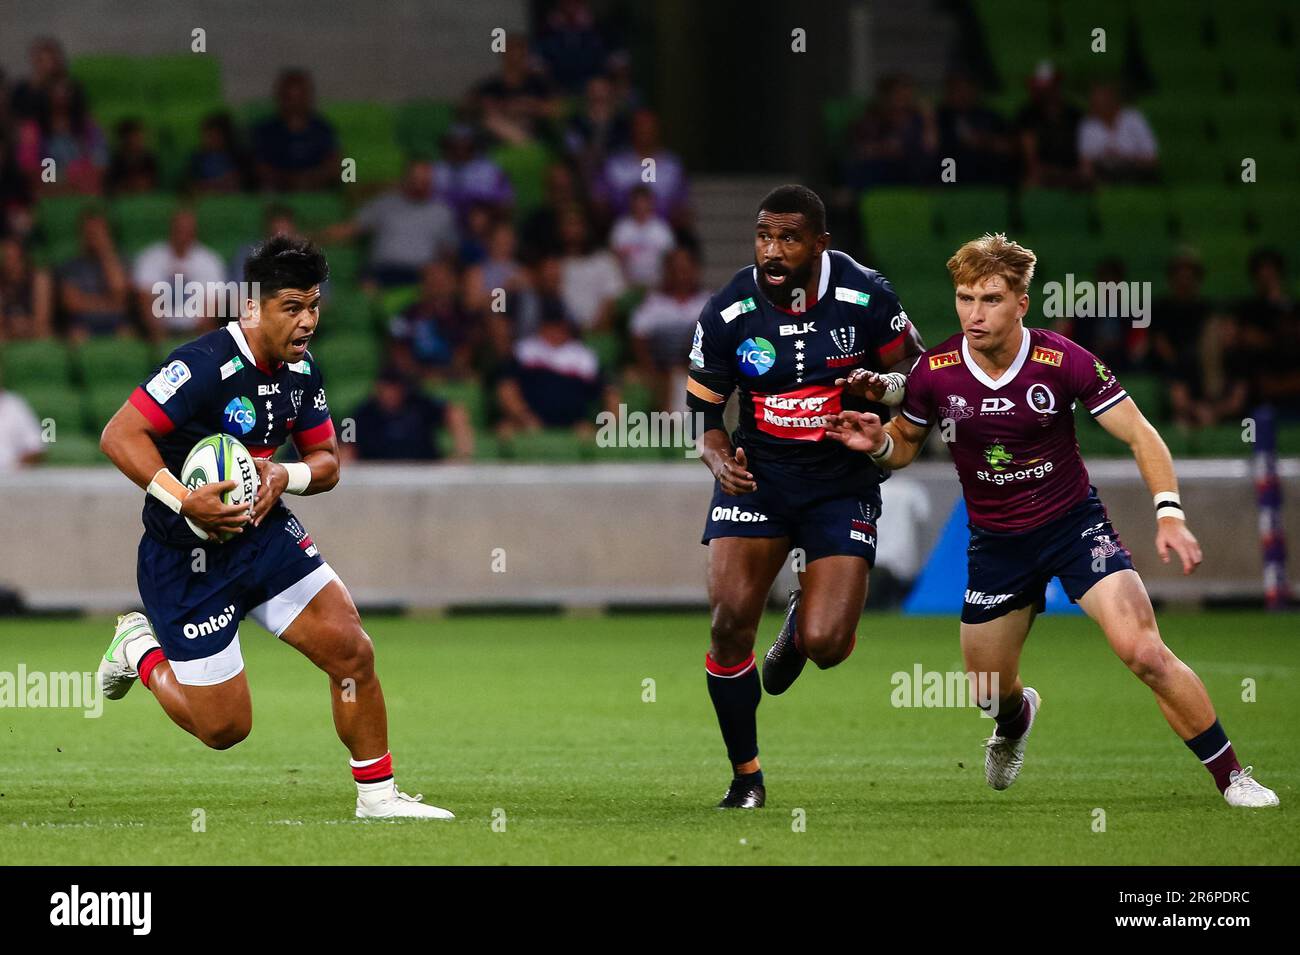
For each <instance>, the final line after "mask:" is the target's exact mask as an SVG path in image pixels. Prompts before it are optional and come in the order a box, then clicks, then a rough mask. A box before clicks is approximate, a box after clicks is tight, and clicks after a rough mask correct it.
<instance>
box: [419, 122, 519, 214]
mask: <svg viewBox="0 0 1300 955" xmlns="http://www.w3.org/2000/svg"><path fill="white" fill-rule="evenodd" d="M433 189H434V193H435V194H436V195H437V196H438V198H439V199H441V200H442V201H443V202H445V203H447V204H448V205H449V206H451V208H452V211H453V212H455V213H456V216H457V219H458V221H460V222H462V223H463V222H464V221H465V218H466V214H467V213H468V212H469V207H470V205H471V204H473V203H475V202H485V203H488V204H489V205H491V206H492V207H493V208H495V209H496V210H497V211H498V212H499V213H502V214H504V213H506V212H508V211H509V207H510V204H511V203H512V202H513V201H514V198H515V193H514V189H513V188H512V187H511V185H510V180H509V179H507V178H506V174H505V171H504V170H502V168H501V167H500V166H498V165H497V164H496V162H494V161H493V160H491V159H489V158H488V157H487V156H485V155H483V153H482V151H481V149H480V148H479V146H478V143H477V137H476V136H475V134H474V130H473V128H472V127H470V126H466V125H463V124H457V125H455V126H452V127H451V129H449V130H447V133H446V135H445V136H443V140H442V159H440V160H439V161H438V162H437V163H435V164H434V167H433Z"/></svg>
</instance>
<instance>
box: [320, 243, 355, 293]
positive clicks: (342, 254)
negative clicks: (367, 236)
mask: <svg viewBox="0 0 1300 955" xmlns="http://www.w3.org/2000/svg"><path fill="white" fill-rule="evenodd" d="M325 254H326V256H328V258H329V263H330V279H331V280H332V281H336V282H346V283H352V282H355V281H356V280H357V279H358V277H359V276H360V275H361V250H360V249H358V248H357V247H356V246H355V245H344V244H339V245H331V246H330V247H329V248H327V249H326V250H325Z"/></svg>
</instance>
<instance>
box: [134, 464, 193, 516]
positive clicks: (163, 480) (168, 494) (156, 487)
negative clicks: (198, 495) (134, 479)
mask: <svg viewBox="0 0 1300 955" xmlns="http://www.w3.org/2000/svg"><path fill="white" fill-rule="evenodd" d="M145 491H147V492H148V494H149V496H150V497H156V498H158V500H160V501H162V502H163V503H164V504H166V505H167V506H168V507H169V508H170V509H171V511H172V513H173V514H179V513H180V512H181V502H182V501H184V500H185V499H186V498H187V497H189V496H190V492H189V489H188V488H187V487H186V486H185V485H184V484H182V483H181V482H180V479H178V478H177V477H176V475H175V474H172V472H171V471H169V470H167V469H166V468H160V469H159V470H158V473H157V474H155V475H154V476H153V480H152V481H150V482H149V486H148V487H147V488H145Z"/></svg>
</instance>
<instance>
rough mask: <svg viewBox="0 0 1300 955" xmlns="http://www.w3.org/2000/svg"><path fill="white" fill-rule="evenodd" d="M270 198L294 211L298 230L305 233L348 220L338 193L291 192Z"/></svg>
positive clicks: (341, 198) (345, 209)
mask: <svg viewBox="0 0 1300 955" xmlns="http://www.w3.org/2000/svg"><path fill="white" fill-rule="evenodd" d="M270 198H271V201H273V202H275V203H277V204H281V205H286V206H288V207H289V208H290V209H292V210H293V216H294V219H295V220H296V221H297V223H298V228H299V229H302V230H303V231H304V232H314V231H316V230H318V229H323V228H325V227H326V226H329V225H333V224H334V223H336V222H341V221H343V220H344V219H345V218H347V208H346V206H345V204H344V202H343V197H342V196H340V195H339V194H338V193H334V192H291V193H288V194H286V195H281V196H273V197H270Z"/></svg>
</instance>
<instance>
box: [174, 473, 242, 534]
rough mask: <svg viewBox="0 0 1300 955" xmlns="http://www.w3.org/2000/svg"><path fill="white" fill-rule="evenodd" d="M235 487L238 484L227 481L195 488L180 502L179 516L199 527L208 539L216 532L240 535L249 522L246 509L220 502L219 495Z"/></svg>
mask: <svg viewBox="0 0 1300 955" xmlns="http://www.w3.org/2000/svg"><path fill="white" fill-rule="evenodd" d="M237 486H238V482H236V481H230V480H227V481H219V482H218V483H216V484H205V485H203V486H202V487H200V488H196V489H195V490H193V491H191V492H190V493H189V494H188V495H186V497H185V500H183V501H181V516H182V517H188V518H189V519H190V520H192V521H193V522H194V523H195V524H197V525H199V527H201V528H203V530H205V531H206V532H207V533H208V536H209V537H214V536H216V534H217V532H218V531H227V532H230V533H234V534H242V533H243V532H244V525H245V524H247V523H248V521H249V517H248V507H247V506H245V505H243V504H223V503H222V501H221V495H223V494H225V493H226V492H227V491H233V490H234V489H235V488H236V487H237Z"/></svg>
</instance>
